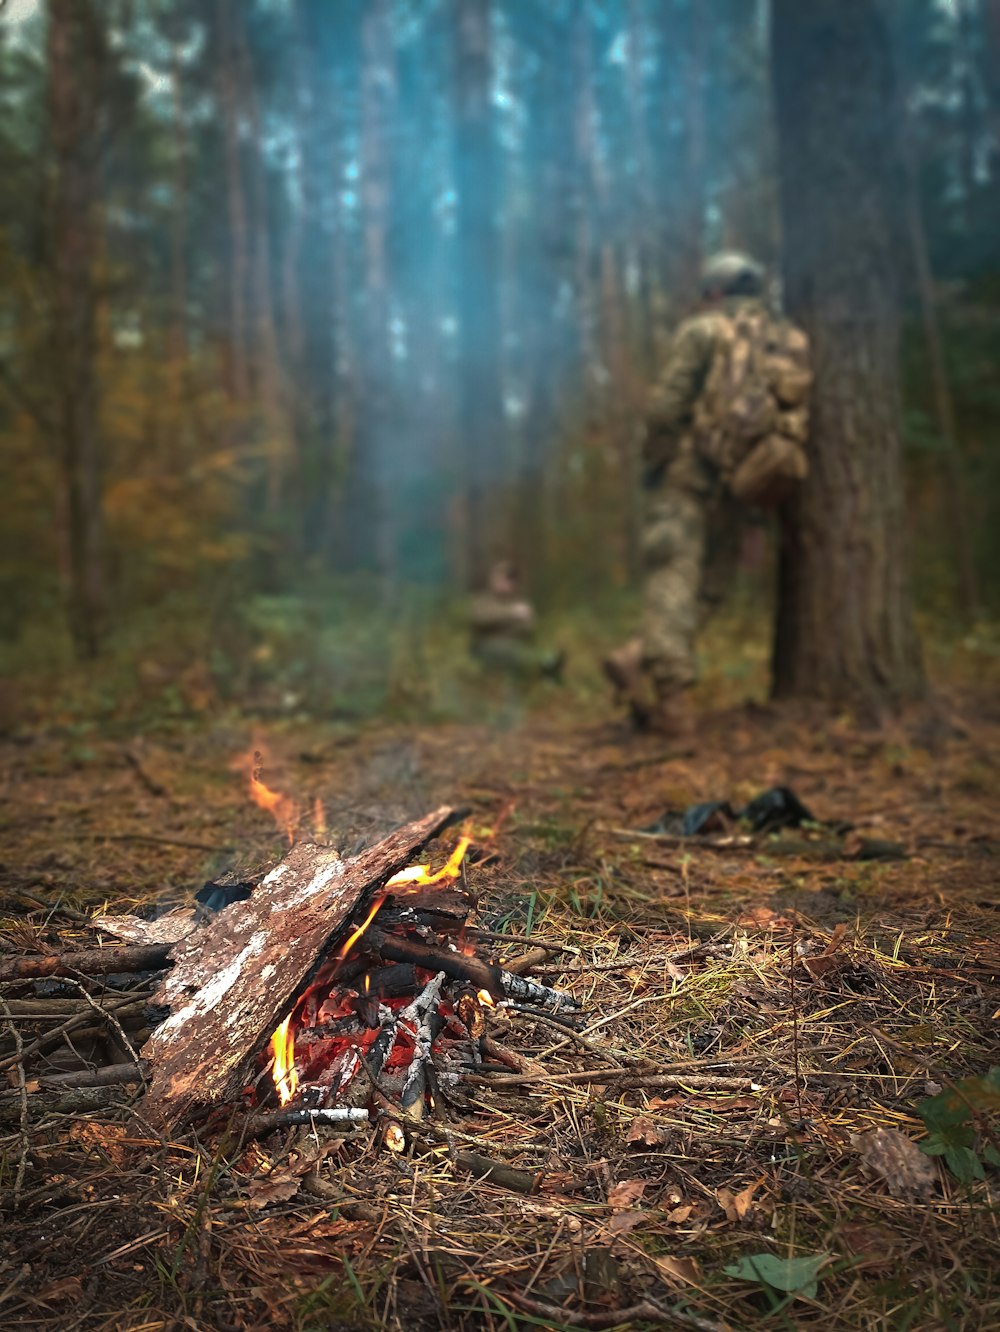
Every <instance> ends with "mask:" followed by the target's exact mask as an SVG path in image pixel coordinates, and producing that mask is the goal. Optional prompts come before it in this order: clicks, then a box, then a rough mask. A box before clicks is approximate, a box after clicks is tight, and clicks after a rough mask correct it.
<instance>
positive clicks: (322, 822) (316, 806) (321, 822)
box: [313, 796, 326, 841]
mask: <svg viewBox="0 0 1000 1332" xmlns="http://www.w3.org/2000/svg"><path fill="white" fill-rule="evenodd" d="M313 836H314V837H315V838H316V840H317V841H322V840H323V838H324V837H325V836H326V810H325V809H324V808H323V802H322V800H320V798H319V796H316V797H315V799H314V800H313Z"/></svg>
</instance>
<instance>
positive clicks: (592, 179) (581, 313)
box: [572, 5, 604, 407]
mask: <svg viewBox="0 0 1000 1332" xmlns="http://www.w3.org/2000/svg"><path fill="white" fill-rule="evenodd" d="M572 60H573V73H574V82H575V85H576V108H575V123H574V144H575V148H576V163H575V166H576V171H575V179H574V182H573V190H572V199H573V214H574V216H573V222H574V227H573V231H574V244H575V259H576V274H575V281H574V286H575V288H576V290H575V297H576V301H575V305H576V318H577V323H578V325H579V329H580V358H581V366H580V370H581V382H582V384H583V385H584V386H585V390H586V391H585V402H586V405H587V406H588V407H589V406H590V404H591V403H592V402H593V400H594V399H595V398H596V397H597V392H598V386H599V384H600V383H601V373H600V371H601V365H600V349H599V345H598V309H599V305H600V295H599V291H600V288H599V280H600V279H599V262H598V255H599V243H598V240H597V239H596V238H595V234H594V233H595V230H597V229H599V227H600V224H601V222H602V221H603V220H604V219H603V217H600V216H599V209H598V206H597V205H598V200H599V198H600V193H601V191H600V188H599V184H598V180H597V172H598V170H599V167H598V161H597V105H596V99H595V96H594V69H593V64H594V60H593V33H592V31H591V16H590V13H589V10H588V8H587V6H586V5H579V6H578V7H577V8H576V11H575V15H574V24H573V51H572ZM595 223H596V224H597V225H596V227H595Z"/></svg>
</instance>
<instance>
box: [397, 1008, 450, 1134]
mask: <svg viewBox="0 0 1000 1332" xmlns="http://www.w3.org/2000/svg"><path fill="white" fill-rule="evenodd" d="M443 1026H444V1018H443V1017H442V1016H441V1014H440V1013H438V1012H437V1010H436V1009H435V1008H426V1009H425V1010H424V1011H423V1012H422V1013H421V1015H420V1019H419V1021H418V1022H417V1029H416V1031H415V1032H414V1050H413V1058H412V1059H411V1060H410V1067H409V1068H408V1069H407V1070H406V1078H405V1080H404V1082H403V1091H402V1094H401V1095H400V1098H399V1099H400V1102H401V1103H402V1106H403V1109H404V1110H405V1111H406V1113H407V1115H409V1116H411V1117H412V1118H413V1119H423V1117H424V1110H425V1108H426V1098H427V1093H428V1092H429V1091H432V1088H431V1085H430V1078H429V1074H430V1058H431V1050H432V1048H433V1045H434V1039H435V1037H436V1036H438V1035H439V1034H440V1032H441V1028H442V1027H443Z"/></svg>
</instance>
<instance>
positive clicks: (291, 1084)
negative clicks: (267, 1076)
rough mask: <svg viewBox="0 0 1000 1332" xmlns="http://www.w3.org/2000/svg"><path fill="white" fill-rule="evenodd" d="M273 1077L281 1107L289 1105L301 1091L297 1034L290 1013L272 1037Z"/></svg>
mask: <svg viewBox="0 0 1000 1332" xmlns="http://www.w3.org/2000/svg"><path fill="white" fill-rule="evenodd" d="M271 1055H272V1062H271V1077H272V1078H273V1079H274V1089H275V1091H276V1092H277V1093H278V1101H279V1102H280V1104H281V1105H287V1104H288V1102H289V1101H290V1100H291V1099H292V1097H293V1096H294V1095H295V1093H296V1092H297V1091H298V1089H299V1075H298V1073H297V1072H296V1069H295V1033H294V1031H293V1030H292V1015H291V1013H289V1015H288V1017H286V1018H285V1020H284V1022H282V1024H281V1026H280V1027H278V1029H277V1030H276V1031H275V1033H274V1035H273V1036H272V1037H271Z"/></svg>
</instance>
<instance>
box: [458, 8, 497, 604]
mask: <svg viewBox="0 0 1000 1332" xmlns="http://www.w3.org/2000/svg"><path fill="white" fill-rule="evenodd" d="M457 9H458V12H457V18H456V24H457V48H458V49H457V52H456V102H457V107H456V127H455V182H456V193H457V199H458V271H459V283H460V289H459V327H460V332H459V338H460V356H459V366H458V373H459V376H460V383H459V429H460V431H461V436H462V449H463V453H464V459H465V500H466V503H465V523H466V543H465V544H466V549H467V575H468V578H469V581H470V582H471V583H473V584H477V583H479V582H480V581H481V580H482V579H483V577H484V576H485V573H486V568H487V565H488V563H489V561H490V558H491V556H492V555H493V554H495V553H498V551H497V549H496V547H497V543H498V538H499V537H500V536H501V534H499V533H497V532H496V531H495V525H496V516H497V514H496V509H497V505H496V502H495V500H494V498H493V496H494V492H495V491H496V490H497V489H498V487H499V486H500V485H501V483H502V482H504V480H505V479H506V466H505V463H506V459H505V456H504V454H505V447H504V446H505V442H506V431H505V429H504V420H503V394H502V388H501V375H500V345H499V343H500V300H499V289H498V272H499V257H500V247H499V239H498V237H497V230H496V227H497V186H498V182H497V166H498V156H499V155H498V153H497V151H496V144H495V126H494V122H493V114H492V96H491V93H492V61H491V34H490V18H491V5H490V0H460V2H459V4H458V7H457ZM503 535H506V534H503Z"/></svg>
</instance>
